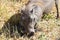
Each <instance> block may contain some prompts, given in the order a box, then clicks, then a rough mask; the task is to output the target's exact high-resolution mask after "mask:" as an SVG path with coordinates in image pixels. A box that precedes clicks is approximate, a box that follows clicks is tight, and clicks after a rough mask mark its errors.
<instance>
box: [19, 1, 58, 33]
mask: <svg viewBox="0 0 60 40" xmlns="http://www.w3.org/2000/svg"><path fill="white" fill-rule="evenodd" d="M55 1H56V4H57V6H58V0H29V3H28V4H26V6H25V8H23V9H22V15H21V22H20V24H21V25H23V26H24V28H25V31H26V33H32V32H33V33H34V32H35V29H34V27H35V24H36V23H37V21H38V20H40V19H41V18H42V15H43V13H49V12H50V11H51V9H52V7H53V5H54V2H55ZM38 2H39V3H40V5H38V4H36V3H38Z"/></svg>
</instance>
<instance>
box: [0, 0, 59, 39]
mask: <svg viewBox="0 0 60 40" xmlns="http://www.w3.org/2000/svg"><path fill="white" fill-rule="evenodd" d="M27 2H28V0H22V1H20V0H18V1H17V0H0V30H1V28H2V27H3V25H4V23H5V22H6V21H8V20H9V19H10V17H11V16H13V15H15V14H17V12H18V10H21V8H22V6H23V5H24V4H26V3H27ZM59 4H60V3H59ZM59 10H60V6H59ZM55 11H56V9H55V7H54V8H53V10H52V12H51V13H52V14H48V15H45V17H44V19H42V21H39V22H38V23H37V29H39V31H37V32H36V33H35V35H34V36H32V37H31V38H27V36H22V37H21V36H19V33H18V32H17V30H16V31H15V32H14V37H13V38H11V37H10V32H9V31H8V33H7V32H4V33H2V34H1V35H0V40H60V18H59V19H55V17H56V12H55ZM6 30H8V29H6ZM6 34H8V37H6Z"/></svg>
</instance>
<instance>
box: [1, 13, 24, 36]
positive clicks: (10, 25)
mask: <svg viewBox="0 0 60 40" xmlns="http://www.w3.org/2000/svg"><path fill="white" fill-rule="evenodd" d="M20 17H21V15H20V14H19V13H18V14H15V15H13V16H12V17H11V18H10V19H9V20H8V21H7V22H5V24H4V25H3V27H2V29H1V33H4V34H5V35H6V37H8V36H10V37H13V36H15V35H18V34H19V35H20V36H22V35H24V33H23V31H24V28H23V27H22V26H21V25H20V23H19V22H20Z"/></svg>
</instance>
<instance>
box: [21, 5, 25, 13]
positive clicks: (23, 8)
mask: <svg viewBox="0 0 60 40" xmlns="http://www.w3.org/2000/svg"><path fill="white" fill-rule="evenodd" d="M25 8H26V6H25V5H24V6H23V7H22V9H21V13H24V11H25Z"/></svg>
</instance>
